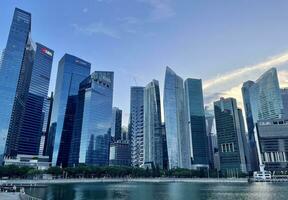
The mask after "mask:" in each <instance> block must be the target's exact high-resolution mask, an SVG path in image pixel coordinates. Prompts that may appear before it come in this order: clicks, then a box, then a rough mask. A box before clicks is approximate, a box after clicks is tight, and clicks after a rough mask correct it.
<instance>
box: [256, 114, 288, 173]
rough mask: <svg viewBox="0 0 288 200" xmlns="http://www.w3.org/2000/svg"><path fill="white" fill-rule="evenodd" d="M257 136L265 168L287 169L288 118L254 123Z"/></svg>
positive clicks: (271, 169) (270, 169)
mask: <svg viewBox="0 0 288 200" xmlns="http://www.w3.org/2000/svg"><path fill="white" fill-rule="evenodd" d="M256 126H257V135H258V138H259V145H260V148H259V154H261V156H260V157H261V159H262V160H261V161H262V163H264V165H265V169H266V170H269V171H278V172H279V171H281V172H283V171H287V170H288V146H287V144H288V131H287V130H288V120H287V119H271V120H260V121H258V122H257V124H256Z"/></svg>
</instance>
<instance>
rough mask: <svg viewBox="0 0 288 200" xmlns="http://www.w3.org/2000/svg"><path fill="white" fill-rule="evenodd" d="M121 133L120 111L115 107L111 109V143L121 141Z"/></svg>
mask: <svg viewBox="0 0 288 200" xmlns="http://www.w3.org/2000/svg"><path fill="white" fill-rule="evenodd" d="M121 132H122V110H120V109H119V108H117V107H114V108H113V109H112V129H111V137H112V139H113V141H117V140H121Z"/></svg>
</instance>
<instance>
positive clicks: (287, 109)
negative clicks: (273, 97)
mask: <svg viewBox="0 0 288 200" xmlns="http://www.w3.org/2000/svg"><path fill="white" fill-rule="evenodd" d="M281 97H282V102H283V114H284V116H285V118H288V88H283V89H281Z"/></svg>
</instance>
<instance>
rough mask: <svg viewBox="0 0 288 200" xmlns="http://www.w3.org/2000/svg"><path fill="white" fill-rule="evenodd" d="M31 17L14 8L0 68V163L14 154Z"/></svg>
mask: <svg viewBox="0 0 288 200" xmlns="http://www.w3.org/2000/svg"><path fill="white" fill-rule="evenodd" d="M30 34H31V14H30V13H28V12H26V11H24V10H20V9H18V8H16V9H15V11H14V15H13V20H12V24H11V26H10V32H9V35H8V40H7V44H6V48H5V50H4V51H3V55H2V62H1V66H0V108H1V109H0V119H1V120H0V136H1V140H0V162H2V159H3V156H4V154H5V156H15V155H16V154H17V138H18V135H19V128H20V127H19V126H20V124H19V122H20V121H21V117H22V112H23V109H24V104H25V101H26V98H27V91H28V88H29V79H30V78H31V69H32V67H31V66H32V64H33V53H34V51H33V47H32V46H31V38H30Z"/></svg>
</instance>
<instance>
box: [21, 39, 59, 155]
mask: <svg viewBox="0 0 288 200" xmlns="http://www.w3.org/2000/svg"><path fill="white" fill-rule="evenodd" d="M53 54H54V52H53V50H51V49H49V48H48V47H46V46H44V45H42V44H40V43H36V51H35V56H34V62H33V67H32V75H31V82H30V86H29V92H28V97H27V100H26V103H25V108H24V111H23V117H22V120H21V127H20V133H19V137H18V144H17V146H18V147H17V154H26V155H38V154H39V145H40V139H41V135H42V130H43V125H44V119H45V115H48V113H47V111H46V112H45V106H46V105H45V104H46V101H47V95H48V89H49V82H50V74H51V69H52V62H53ZM45 128H46V127H45Z"/></svg>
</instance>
